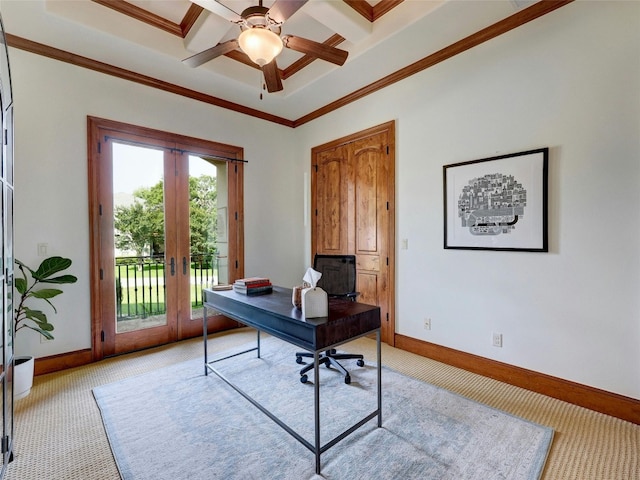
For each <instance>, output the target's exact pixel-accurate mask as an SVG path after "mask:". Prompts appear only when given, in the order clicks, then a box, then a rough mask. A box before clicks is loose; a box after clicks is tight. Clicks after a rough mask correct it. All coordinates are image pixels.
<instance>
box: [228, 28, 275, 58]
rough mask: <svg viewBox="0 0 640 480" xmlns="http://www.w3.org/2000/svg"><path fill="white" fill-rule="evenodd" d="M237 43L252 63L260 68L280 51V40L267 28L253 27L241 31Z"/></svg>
mask: <svg viewBox="0 0 640 480" xmlns="http://www.w3.org/2000/svg"><path fill="white" fill-rule="evenodd" d="M238 43H239V44H240V48H241V49H242V51H243V52H244V53H246V54H247V55H248V56H249V58H250V59H251V61H252V62H255V63H257V64H258V65H260V66H261V67H263V66H264V65H266V64H268V63H271V61H272V60H273V59H274V58H276V57H277V56H278V55H279V54H280V52H281V51H282V48H283V45H282V40H281V39H280V37H279V36H278V35H276V34H275V33H274V32H272V31H271V30H269V29H268V28H260V27H253V28H248V29H246V30H243V31H242V33H241V34H240V36H239V37H238Z"/></svg>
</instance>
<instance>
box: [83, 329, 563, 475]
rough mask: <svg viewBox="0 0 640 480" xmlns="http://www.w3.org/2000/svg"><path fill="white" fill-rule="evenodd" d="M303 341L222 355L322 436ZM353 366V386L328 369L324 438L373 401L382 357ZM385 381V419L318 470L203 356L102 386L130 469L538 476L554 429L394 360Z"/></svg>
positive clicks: (277, 405)
mask: <svg viewBox="0 0 640 480" xmlns="http://www.w3.org/2000/svg"><path fill="white" fill-rule="evenodd" d="M238 350H241V349H238ZM294 352H295V349H294V348H293V347H291V346H290V345H288V344H286V343H283V342H281V341H279V340H276V339H273V338H268V339H266V340H263V351H262V358H260V359H258V358H255V353H249V354H245V355H242V356H239V357H235V358H233V359H230V360H225V361H223V362H220V363H218V364H217V365H218V367H219V369H220V370H223V371H224V374H225V375H226V376H227V377H228V378H230V379H232V380H233V381H234V382H235V383H237V384H238V385H239V386H240V387H241V388H242V389H243V390H245V391H246V392H247V393H249V394H251V395H252V396H253V397H254V398H255V399H257V400H258V401H259V402H261V403H262V404H263V405H264V406H266V407H267V408H268V409H269V410H271V411H272V412H273V413H276V414H277V415H278V416H279V417H280V418H281V419H282V420H283V421H284V422H285V423H286V424H288V425H289V426H291V427H292V428H294V429H296V430H297V431H298V432H299V433H300V434H302V435H303V437H305V438H306V439H307V440H308V441H310V442H311V443H313V438H314V437H313V383H312V382H313V378H312V375H311V376H310V380H311V381H310V382H309V383H307V384H302V383H300V381H299V380H298V379H299V376H298V369H299V368H300V366H299V365H297V364H296V363H295V356H294ZM371 360H375V359H371ZM352 363H353V365H351V364H352ZM349 367H351V368H350V370H351V377H352V383H351V385H345V384H344V382H343V379H342V377H341V376H340V375H339V373H337V372H336V371H332V370H327V369H326V368H324V367H322V368H321V370H320V381H321V422H322V443H323V444H324V443H325V442H327V441H328V440H330V439H332V438H333V437H335V436H336V435H337V434H338V433H340V432H341V431H343V430H344V429H345V428H347V427H349V426H351V425H352V424H353V423H355V422H356V421H358V420H359V419H360V418H362V417H364V416H366V415H367V414H369V413H371V412H372V411H373V410H375V406H376V393H375V385H376V368H375V366H373V365H372V364H370V363H369V362H368V363H367V365H365V367H363V368H358V367H356V366H355V362H349ZM382 382H383V417H382V425H383V427H382V428H377V427H376V420H375V419H374V420H371V421H370V422H369V423H367V424H366V425H365V426H364V427H362V428H361V429H359V430H358V431H356V432H355V433H354V434H352V435H351V436H349V437H347V438H346V439H344V440H342V441H341V442H340V443H338V444H337V445H335V446H334V447H332V448H331V449H329V450H328V451H326V452H325V453H323V454H322V457H321V458H322V475H321V476H319V475H316V474H315V461H314V456H313V453H312V452H310V451H309V450H307V449H306V448H305V447H304V446H302V445H301V444H300V443H299V442H298V441H297V440H295V439H294V438H293V437H291V436H289V435H288V434H287V433H286V432H285V431H284V430H282V429H281V428H280V427H279V426H278V425H276V424H275V423H274V422H273V421H272V420H270V419H269V418H268V417H266V416H265V415H264V414H263V413H262V412H260V411H259V410H258V409H256V408H255V407H254V406H253V405H251V404H250V403H249V402H247V401H246V400H245V399H244V398H242V397H241V396H240V395H239V394H238V393H236V392H235V391H233V390H232V389H231V388H230V387H228V386H227V385H226V384H225V383H224V382H222V381H221V380H220V379H218V378H217V377H216V376H215V375H213V374H210V375H209V376H208V377H205V376H204V374H203V366H202V359H196V360H192V361H189V362H184V363H180V364H176V365H174V366H172V367H169V368H163V369H159V370H155V371H152V372H149V373H146V374H144V375H140V376H137V377H133V378H130V379H126V380H123V381H119V382H116V383H112V384H108V385H103V386H100V387H97V388H95V389H94V390H93V394H94V396H95V399H96V402H97V404H98V407H99V408H100V412H101V414H102V418H103V422H104V426H105V430H106V433H107V436H108V438H109V442H110V444H111V448H112V451H113V454H114V457H115V460H116V463H117V465H118V469H119V471H120V474H121V476H122V478H123V479H124V480H145V479H149V480H182V479H194V480H199V479H202V480H204V479H207V480H210V479H224V480H230V479H238V480H240V479H242V480H247V479H256V480H266V479H279V480H280V479H283V480H306V479H310V480H320V479H322V478H326V479H331V480H338V479H344V480H356V479H363V480H364V479H366V480H373V479H379V480H383V479H389V480H391V479H423V480H427V479H439V480H440V479H451V480H491V479H502V480H505V479H511V480H534V479H539V478H540V476H541V474H542V470H543V468H544V463H545V461H546V457H547V453H548V451H549V448H550V446H551V441H552V438H553V430H551V429H550V428H547V427H544V426H540V425H536V424H533V423H531V422H528V421H526V420H523V419H520V418H517V417H514V416H512V415H509V414H507V413H504V412H501V411H498V410H495V409H493V408H490V407H487V406H485V405H482V404H479V403H477V402H474V401H471V400H468V399H466V398H463V397H461V396H459V395H456V394H453V393H451V392H448V391H446V390H443V389H441V388H437V387H434V386H432V385H429V384H427V383H424V382H421V381H419V380H415V379H411V378H408V377H406V376H404V375H401V374H399V373H397V372H395V371H392V370H389V369H383V371H382Z"/></svg>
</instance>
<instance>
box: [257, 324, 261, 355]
mask: <svg viewBox="0 0 640 480" xmlns="http://www.w3.org/2000/svg"><path fill="white" fill-rule="evenodd" d="M257 332H258V358H260V330H258V331H257Z"/></svg>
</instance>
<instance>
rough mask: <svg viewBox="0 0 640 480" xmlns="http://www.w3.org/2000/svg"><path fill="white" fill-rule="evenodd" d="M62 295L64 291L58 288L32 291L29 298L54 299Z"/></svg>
mask: <svg viewBox="0 0 640 480" xmlns="http://www.w3.org/2000/svg"><path fill="white" fill-rule="evenodd" d="M61 293H62V290H60V289H58V288H42V289H40V290H34V291H32V292H31V293H30V294H29V296H30V297H34V298H53V297H56V296H58V295H60V294H61Z"/></svg>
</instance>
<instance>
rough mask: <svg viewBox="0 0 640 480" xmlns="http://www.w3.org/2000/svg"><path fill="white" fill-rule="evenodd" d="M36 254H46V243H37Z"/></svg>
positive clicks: (40, 255) (41, 255)
mask: <svg viewBox="0 0 640 480" xmlns="http://www.w3.org/2000/svg"><path fill="white" fill-rule="evenodd" d="M38 256H39V257H46V256H47V244H46V243H39V244H38Z"/></svg>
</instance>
